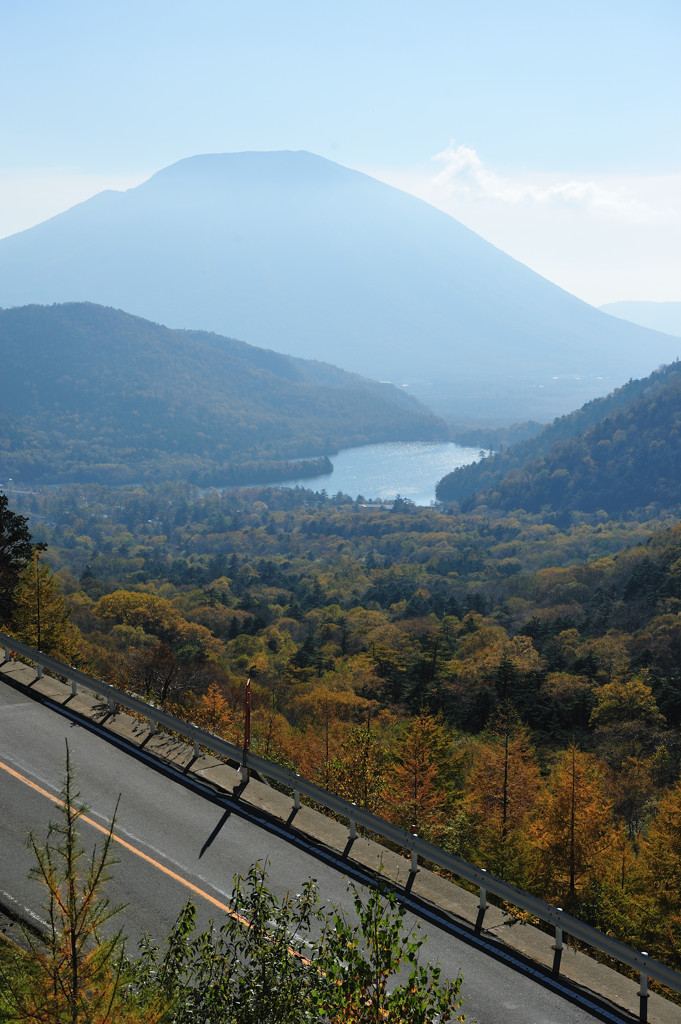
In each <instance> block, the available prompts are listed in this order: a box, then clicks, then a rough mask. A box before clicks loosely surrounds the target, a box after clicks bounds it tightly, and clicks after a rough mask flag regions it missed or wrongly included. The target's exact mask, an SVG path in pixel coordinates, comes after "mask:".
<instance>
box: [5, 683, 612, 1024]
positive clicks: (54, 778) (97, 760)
mask: <svg viewBox="0 0 681 1024" xmlns="http://www.w3.org/2000/svg"><path fill="white" fill-rule="evenodd" d="M65 740H68V744H69V750H70V752H71V758H72V761H73V763H74V764H75V767H76V773H77V784H78V788H79V790H80V793H81V798H82V800H83V801H84V803H85V804H86V805H87V807H88V808H89V812H88V813H89V817H90V818H91V819H92V821H93V822H94V823H95V824H100V825H103V826H105V825H107V824H108V822H109V820H110V817H111V815H112V813H113V810H114V807H115V806H116V802H117V800H118V799H119V795H120V803H119V809H118V819H117V828H116V833H117V835H118V836H119V837H120V838H121V839H122V840H124V841H125V843H126V844H128V845H127V846H123V845H121V844H117V846H116V855H117V857H118V858H119V863H118V864H117V865H116V867H115V868H114V878H113V879H112V881H111V882H110V883H109V889H108V890H107V891H108V894H109V896H110V898H111V901H112V903H114V904H118V903H125V904H127V906H126V909H125V910H124V912H123V914H124V923H125V929H126V931H127V933H128V935H129V936H130V939H131V941H133V942H134V941H135V939H136V938H137V937H138V936H139V935H141V934H142V933H143V932H145V931H148V932H150V933H151V935H152V936H153V937H154V938H155V939H156V940H161V939H162V938H163V937H164V936H165V935H167V934H168V932H169V930H170V928H171V926H172V924H173V922H174V921H175V919H176V917H177V914H178V912H179V910H180V908H181V907H182V905H183V904H184V902H185V901H186V900H187V899H188V898H192V899H193V900H194V902H196V904H197V907H198V908H199V912H200V917H201V919H202V920H204V921H206V920H207V919H208V918H209V917H214V918H215V920H216V921H218V920H219V918H220V915H221V913H222V911H221V910H220V909H219V907H218V906H216V902H217V904H220V903H226V902H227V901H228V899H229V894H230V893H231V890H232V880H233V877H234V875H235V874H237V873H240V874H245V873H246V872H247V871H248V869H249V867H250V866H251V865H252V864H253V863H254V862H255V861H262V862H265V861H266V862H267V863H268V885H269V887H270V888H271V889H272V890H273V891H274V892H275V893H277V894H279V895H282V894H283V893H285V892H287V891H291V890H292V891H295V892H299V891H300V888H301V886H302V884H303V882H304V881H305V880H306V879H308V878H310V877H312V878H316V879H317V880H318V883H319V887H320V891H321V892H322V894H323V897H324V900H325V901H327V902H328V903H335V904H338V905H341V906H346V907H347V908H348V910H350V906H351V900H350V898H349V896H348V892H347V885H348V879H347V878H346V877H345V876H344V875H343V874H342V872H340V871H338V870H335V869H334V868H332V867H330V866H329V865H327V864H325V863H323V862H322V861H321V860H320V859H319V858H318V857H316V856H315V854H314V851H313V850H310V851H309V852H307V851H305V850H301V849H299V848H295V847H293V846H292V845H291V844H290V843H288V842H287V841H286V840H285V839H283V838H281V837H279V836H276V835H272V834H271V833H269V832H267V831H266V830H265V829H263V828H260V827H258V826H257V825H256V824H253V823H251V822H249V821H247V820H244V819H243V818H242V817H241V816H240V815H239V814H238V813H236V812H231V811H230V810H229V808H228V807H227V808H226V807H225V806H220V805H219V804H218V803H216V802H215V801H213V800H211V799H209V798H207V797H203V796H201V795H199V794H196V793H194V792H191V791H190V790H188V789H186V788H185V787H184V786H182V785H181V784H180V783H178V782H176V781H173V780H172V779H169V778H167V777H165V776H164V775H163V774H162V773H160V772H158V771H156V770H154V769H153V768H151V767H149V766H147V765H145V764H143V763H140V762H139V761H138V760H136V759H135V758H133V757H131V756H130V755H128V754H126V753H125V752H123V751H121V750H119V749H117V748H116V747H115V746H113V745H112V744H110V743H108V742H107V741H106V740H105V739H103V738H101V737H99V736H97V735H93V734H92V733H91V732H89V731H88V730H87V729H85V728H84V727H83V726H81V725H78V724H74V723H72V722H70V721H69V720H68V719H66V718H64V717H63V716H62V715H60V714H59V713H57V712H56V711H54V710H52V709H50V708H49V707H45V706H43V705H41V704H39V703H37V702H36V701H34V700H32V699H30V698H28V697H25V696H24V695H23V694H21V693H19V692H17V691H15V690H13V689H12V688H11V687H9V686H7V685H6V684H5V683H2V682H0V823H1V824H0V902H1V903H4V904H5V905H10V906H12V907H14V909H15V910H16V911H18V912H20V913H22V914H23V915H25V916H28V917H33V918H35V919H40V918H44V911H43V910H42V904H43V903H44V894H43V892H42V891H41V888H40V886H39V884H38V883H37V882H35V881H32V880H29V879H28V878H27V873H28V871H29V868H30V867H31V864H32V859H31V854H30V852H29V850H28V848H27V833H28V831H29V830H33V831H34V832H36V833H37V834H38V835H39V836H44V834H45V831H46V827H47V823H48V822H49V821H55V820H57V817H58V811H57V807H56V806H55V804H54V803H53V802H52V801H51V800H50V799H49V795H50V794H52V795H56V794H58V793H59V791H60V789H61V783H62V779H63V773H64V760H65ZM7 769H10V771H8V770H7ZM12 772H13V773H18V775H19V776H21V778H18V777H17V774H12ZM29 783H33V787H38V788H33V787H32V786H31V785H29ZM82 838H83V842H84V845H85V846H86V848H88V849H91V848H92V845H93V844H94V843H95V842H98V843H100V842H101V840H102V834H101V832H100V831H98V830H97V829H96V828H95V827H94V825H89V824H83V828H82ZM197 890H199V891H200V893H202V894H205V895H200V894H199V892H197ZM410 920H411V919H410ZM413 923H415V919H414V920H413ZM423 930H424V932H425V933H426V935H427V936H428V942H427V945H426V947H425V955H426V956H427V958H428V959H429V960H431V961H439V962H440V963H441V964H442V965H443V968H444V971H445V973H446V974H449V975H452V976H456V975H457V974H458V973H459V972H461V973H462V974H463V976H464V983H463V988H462V995H463V997H464V1000H465V1002H464V1012H465V1013H466V1015H467V1019H469V1020H471V1019H474V1020H476V1021H478V1022H479V1024H586V1022H588V1021H592V1020H595V1019H597V1018H595V1017H593V1016H591V1015H590V1014H588V1013H586V1012H585V1011H584V1010H582V1009H580V1008H578V1007H576V1006H574V1005H573V1004H571V1003H570V1002H568V1001H566V1000H564V999H562V998H561V997H560V996H559V995H557V994H555V993H553V992H551V991H549V990H547V989H545V988H544V987H542V986H541V985H539V984H537V983H536V982H533V981H532V980H531V979H530V978H527V977H524V976H523V975H521V974H519V973H518V972H516V971H514V970H512V969H511V968H509V967H508V966H506V965H505V964H503V963H500V962H498V961H496V960H494V959H493V958H491V957H489V956H487V955H485V954H484V953H482V952H480V951H479V950H476V949H474V948H473V947H471V946H470V945H468V944H467V943H465V942H462V941H460V940H458V939H456V938H454V937H452V936H451V935H448V934H447V933H446V932H445V931H442V930H440V929H438V928H436V927H435V926H433V925H432V924H430V923H426V924H424V925H423Z"/></svg>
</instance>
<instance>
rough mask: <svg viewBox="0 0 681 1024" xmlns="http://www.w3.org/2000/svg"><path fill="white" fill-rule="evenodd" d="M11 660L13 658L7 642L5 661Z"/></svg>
mask: <svg viewBox="0 0 681 1024" xmlns="http://www.w3.org/2000/svg"><path fill="white" fill-rule="evenodd" d="M11 660H12V659H11V657H10V649H9V647H8V646H7V644H5V661H11Z"/></svg>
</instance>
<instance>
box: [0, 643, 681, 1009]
mask: <svg viewBox="0 0 681 1024" xmlns="http://www.w3.org/2000/svg"><path fill="white" fill-rule="evenodd" d="M0 678H2V679H5V680H6V681H7V682H10V683H12V684H13V685H14V686H17V687H19V688H21V689H22V690H23V691H25V692H26V693H28V694H31V695H33V696H35V697H36V698H39V699H40V698H48V699H49V700H51V701H54V702H55V703H57V704H60V705H61V706H63V707H65V708H68V710H69V711H70V712H71V713H72V714H74V715H77V716H78V717H79V718H82V719H83V720H85V721H88V720H89V721H92V722H94V723H96V724H97V725H98V726H99V727H100V728H103V729H106V730H107V731H108V732H111V733H112V734H113V735H115V736H118V737H119V738H120V739H122V740H125V741H126V742H127V743H129V744H130V745H131V746H133V747H137V748H138V749H139V750H144V752H145V753H146V754H150V755H152V756H154V757H155V758H157V759H159V760H160V761H162V762H165V763H167V764H169V765H172V766H173V767H175V768H179V769H180V770H181V771H182V772H183V774H185V775H190V776H193V777H194V778H196V779H197V780H200V781H201V782H203V783H205V784H207V785H209V786H210V787H211V788H213V789H215V790H216V791H218V792H224V793H226V794H228V795H229V796H231V797H233V798H234V799H236V800H238V802H239V803H243V804H245V805H247V806H248V807H250V808H251V809H253V810H256V811H258V812H260V813H261V814H263V815H265V816H267V817H269V818H270V819H273V820H274V821H276V822H277V823H279V824H280V825H284V826H286V827H288V828H290V829H291V830H292V831H295V832H297V833H299V834H300V835H301V836H304V837H305V838H306V839H308V840H310V841H311V842H312V843H314V844H316V845H319V846H321V847H324V848H326V849H329V850H331V851H333V852H334V853H335V854H337V855H338V856H340V857H341V858H343V859H345V860H347V861H348V862H351V863H353V864H355V865H356V866H357V867H359V868H363V869H365V870H367V871H370V872H372V873H376V874H379V873H380V875H381V876H382V877H384V878H385V879H386V880H387V881H389V882H391V883H392V884H394V885H395V886H396V887H397V888H399V889H403V890H405V889H406V890H407V891H409V892H410V894H411V895H412V896H414V897H417V898H418V899H419V900H420V901H422V902H424V903H427V904H430V905H432V906H433V907H436V908H438V909H439V910H441V911H444V912H445V913H446V914H448V915H449V916H450V917H451V918H452V919H453V921H454V922H456V923H457V924H459V925H460V926H462V927H463V928H465V929H466V930H467V931H470V932H473V931H474V930H475V927H476V922H477V918H478V897H477V895H475V894H474V893H471V892H468V891H467V890H466V889H463V888H462V887H461V886H460V885H457V884H456V883H455V882H453V881H450V880H448V879H446V878H443V877H442V876H440V875H437V874H435V873H434V872H432V871H429V870H428V869H426V868H424V867H423V866H420V867H419V870H418V872H417V874H416V875H415V876H411V875H410V862H409V861H408V860H407V859H405V858H404V857H402V856H401V855H400V854H398V853H395V852H394V851H392V850H389V849H387V848H386V847H384V846H381V845H380V844H378V843H376V842H374V841H372V840H370V839H367V838H364V837H361V836H358V837H357V838H356V839H355V840H350V839H349V835H348V828H347V826H346V825H345V824H343V823H341V822H339V821H336V820H334V819H333V818H329V817H327V816H326V815H324V814H322V813H320V812H319V811H316V810H314V809H313V808H311V807H307V806H305V805H303V806H301V807H300V809H299V810H297V811H296V810H295V809H294V807H293V802H292V800H291V798H290V797H289V796H287V795H286V794H285V793H281V792H279V791H278V790H276V789H274V788H272V787H271V786H269V785H267V784H265V783H263V782H260V781H258V780H257V779H256V778H253V777H251V779H250V780H249V782H248V783H247V784H246V785H242V784H241V776H240V775H239V774H238V772H237V769H236V768H235V767H233V766H231V765H229V764H225V763H224V762H222V761H220V760H218V759H217V758H215V757H212V756H211V755H210V754H205V753H201V754H200V755H199V757H198V758H195V756H194V751H193V749H192V747H191V746H190V745H189V744H187V743H185V742H184V741H183V740H180V739H177V738H175V737H173V736H171V735H168V734H167V733H162V732H156V733H154V734H150V733H149V730H148V726H147V724H146V723H144V722H142V721H140V720H139V719H137V718H134V717H132V716H131V715H129V714H126V713H124V712H116V713H114V714H111V713H110V711H109V707H108V705H107V704H106V703H105V702H103V701H102V700H101V698H99V697H97V695H95V694H88V693H87V691H85V689H84V688H83V687H81V688H79V691H78V694H77V695H76V696H73V695H72V694H71V689H70V687H69V686H68V685H67V684H66V683H63V682H61V681H60V680H58V679H55V678H53V677H50V676H46V675H42V676H38V675H37V674H36V670H35V668H34V667H33V666H29V665H24V664H22V663H20V662H5V663H4V664H2V665H1V666H0ZM480 934H481V935H482V936H484V937H485V938H486V939H488V940H490V941H492V942H495V943H497V944H500V945H501V947H502V948H503V947H504V946H505V947H509V949H513V950H514V951H516V952H517V953H520V954H521V955H522V956H524V957H525V958H527V959H528V960H530V961H532V962H533V963H535V964H537V965H539V966H541V967H543V968H544V969H545V970H546V971H549V972H550V971H551V970H552V967H553V962H554V948H553V941H554V940H553V937H552V936H551V935H548V934H547V933H546V932H543V931H541V930H540V929H538V928H535V927H533V926H532V925H529V924H524V923H521V922H519V921H517V920H516V919H515V918H513V917H511V916H509V915H508V914H506V913H504V912H503V911H502V910H500V909H499V908H498V907H495V906H488V908H487V911H486V913H485V917H484V922H483V927H482V929H481V931H480ZM560 973H561V976H563V977H564V978H565V979H567V980H569V981H570V982H572V983H573V984H574V985H576V986H577V987H578V988H580V989H582V990H583V991H585V992H587V993H593V994H594V995H595V996H596V997H597V998H599V999H601V1000H605V1001H607V1002H609V1003H611V1004H612V1005H613V1006H614V1007H617V1008H618V1009H621V1010H624V1011H625V1012H627V1013H629V1014H630V1015H631V1016H632V1018H634V1019H636V1020H638V1018H639V996H638V988H639V986H638V983H637V982H635V981H632V980H631V979H629V978H626V977H624V976H623V975H621V974H618V973H617V972H616V971H615V970H612V969H611V968H609V967H607V966H606V965H604V964H601V963H598V962H597V961H596V960H593V959H591V957H589V956H587V955H586V954H584V953H582V952H580V951H578V950H575V949H572V948H570V947H569V946H567V945H566V946H565V947H564V950H563V955H562V960H561V966H560ZM648 1021H649V1022H650V1024H681V1007H679V1006H677V1005H676V1004H674V1003H671V1002H669V1001H668V1000H666V999H664V998H663V997H661V996H659V995H658V994H657V993H655V992H651V993H650V995H649V998H648Z"/></svg>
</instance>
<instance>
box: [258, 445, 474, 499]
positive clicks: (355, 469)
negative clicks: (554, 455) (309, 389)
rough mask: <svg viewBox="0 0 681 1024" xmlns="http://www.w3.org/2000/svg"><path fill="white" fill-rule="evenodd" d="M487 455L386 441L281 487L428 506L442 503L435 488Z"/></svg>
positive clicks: (347, 452)
mask: <svg viewBox="0 0 681 1024" xmlns="http://www.w3.org/2000/svg"><path fill="white" fill-rule="evenodd" d="M487 454H488V453H487V452H484V453H481V450H480V449H479V448H466V447H464V446H462V445H459V444H456V443H455V442H454V441H385V442H383V443H381V444H370V445H362V446H361V447H357V448H345V449H342V450H341V451H340V452H339V453H338V454H337V455H333V456H331V457H330V458H331V462H332V465H333V472H332V473H324V474H322V475H321V476H316V477H300V478H297V479H292V480H282V481H279V482H278V483H277V484H276V486H277V487H305V488H308V489H310V490H314V491H321V490H325V491H326V492H327V493H328V494H330V495H334V494H338V493H339V492H341V493H342V494H349V495H350V497H351V498H352V499H353V500H356V499H357V497H359V496H361V497H363V498H365V499H367V500H375V499H378V498H381V499H383V500H384V501H392V500H394V499H395V498H396V497H398V496H399V497H401V498H406V499H408V500H409V501H413V502H414V504H415V505H424V506H426V507H427V506H429V505H431V504H436V503H438V502H437V499H436V497H435V487H436V485H437V483H438V481H439V480H441V479H442V477H443V476H446V474H447V473H451V472H452V470H453V469H457V468H458V467H459V466H467V465H470V463H471V462H477V461H478V460H479V459H480V457H481V455H482V456H483V457H484V456H486V455H487ZM273 486H275V485H273ZM438 504H439V503H438Z"/></svg>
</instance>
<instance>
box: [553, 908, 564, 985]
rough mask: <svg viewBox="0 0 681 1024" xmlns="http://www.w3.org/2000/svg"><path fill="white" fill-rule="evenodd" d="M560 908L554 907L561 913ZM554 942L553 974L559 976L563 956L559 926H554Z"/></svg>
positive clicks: (561, 932) (561, 934)
mask: <svg viewBox="0 0 681 1024" xmlns="http://www.w3.org/2000/svg"><path fill="white" fill-rule="evenodd" d="M562 909H563V908H562V907H556V910H558V911H562ZM555 935H556V937H555V941H554V943H553V973H554V974H560V961H561V958H562V956H563V929H562V928H561V926H560V925H558V924H557V925H555Z"/></svg>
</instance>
